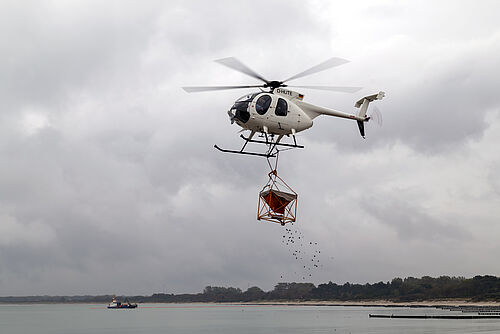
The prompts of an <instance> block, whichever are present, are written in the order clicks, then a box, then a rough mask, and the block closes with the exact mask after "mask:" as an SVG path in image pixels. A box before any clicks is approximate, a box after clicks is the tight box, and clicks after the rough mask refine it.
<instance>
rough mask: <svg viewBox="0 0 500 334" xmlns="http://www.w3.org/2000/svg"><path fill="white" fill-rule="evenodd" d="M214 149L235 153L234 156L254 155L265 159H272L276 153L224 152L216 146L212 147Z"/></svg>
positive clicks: (230, 151) (228, 151)
mask: <svg viewBox="0 0 500 334" xmlns="http://www.w3.org/2000/svg"><path fill="white" fill-rule="evenodd" d="M214 147H215V148H216V149H218V150H219V151H221V152H224V153H236V154H246V155H256V156H259V157H266V158H274V157H275V156H276V153H272V154H271V153H256V152H246V151H243V149H242V150H241V151H234V150H226V149H223V148H220V147H219V146H217V145H214Z"/></svg>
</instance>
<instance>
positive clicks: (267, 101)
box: [255, 95, 272, 115]
mask: <svg viewBox="0 0 500 334" xmlns="http://www.w3.org/2000/svg"><path fill="white" fill-rule="evenodd" d="M271 101H272V98H271V97H270V96H269V95H262V96H261V97H259V98H258V99H257V102H256V103H255V109H256V110H257V113H258V114H259V115H264V114H265V113H266V112H267V110H268V109H269V106H270V105H271Z"/></svg>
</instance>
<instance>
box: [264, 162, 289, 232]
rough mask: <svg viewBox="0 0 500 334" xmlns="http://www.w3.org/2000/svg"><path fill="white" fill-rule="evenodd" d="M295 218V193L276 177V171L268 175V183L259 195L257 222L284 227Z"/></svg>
mask: <svg viewBox="0 0 500 334" xmlns="http://www.w3.org/2000/svg"><path fill="white" fill-rule="evenodd" d="M296 217H297V193H296V192H295V191H293V189H292V188H290V186H289V185H288V184H286V183H285V181H283V179H282V178H280V177H279V176H278V173H277V172H276V169H274V170H272V171H271V172H270V173H269V181H268V182H267V184H266V185H265V186H264V188H262V191H261V192H260V194H259V207H258V212H257V220H266V221H270V222H273V223H278V224H281V225H282V226H284V225H285V224H287V223H293V222H295V220H296Z"/></svg>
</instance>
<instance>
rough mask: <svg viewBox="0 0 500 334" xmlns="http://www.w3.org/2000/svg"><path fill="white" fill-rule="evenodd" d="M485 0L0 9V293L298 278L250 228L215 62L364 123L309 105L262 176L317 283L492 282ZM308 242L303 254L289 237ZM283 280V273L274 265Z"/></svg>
mask: <svg viewBox="0 0 500 334" xmlns="http://www.w3.org/2000/svg"><path fill="white" fill-rule="evenodd" d="M498 13H500V4H499V3H498V2H497V1H460V2H458V1H433V2H421V1H406V2H404V1H372V0H370V1H304V0H301V1H217V2H215V1H212V2H210V3H208V2H205V1H186V0H183V1H9V0H7V1H5V0H4V1H1V2H0V51H1V52H0V161H1V163H0V295H2V296H6V295H30V294H52V295H55V294H59V295H63V294H66V295H74V294H104V293H116V294H151V293H155V292H168V293H181V292H198V291H201V290H202V289H203V288H204V287H205V286H206V285H223V286H234V287H239V288H242V289H244V290H245V289H246V288H248V287H249V286H254V285H257V286H259V287H261V288H263V289H265V290H269V289H271V288H272V287H273V286H274V284H276V283H277V282H279V281H299V282H302V281H304V280H303V279H302V277H303V275H304V274H305V273H304V270H303V268H302V263H301V262H300V261H297V260H296V259H295V257H293V256H292V255H291V254H290V248H289V247H288V246H286V245H284V244H282V243H281V240H282V236H283V228H282V227H281V226H279V225H277V224H270V223H263V222H257V220H256V210H257V200H258V193H259V191H260V189H261V188H262V186H263V185H264V184H265V183H266V182H267V173H268V167H267V163H266V161H265V159H261V158H258V157H247V156H243V157H242V156H234V155H226V154H223V153H220V152H217V151H215V150H214V149H213V144H215V143H217V144H219V145H221V146H224V147H228V148H237V147H239V146H240V145H241V144H242V143H241V140H240V139H239V138H238V135H237V131H238V130H239V128H238V126H237V125H236V124H234V125H230V123H229V119H228V117H227V114H226V111H227V109H228V108H229V106H230V105H231V104H232V103H233V101H234V100H236V99H237V98H238V97H240V96H241V95H244V94H246V93H247V92H249V91H248V90H241V91H235V90H233V91H225V92H216V93H198V94H187V93H186V92H184V91H183V90H182V89H181V88H180V87H182V86H188V85H194V86H196V85H233V84H257V83H258V82H257V81H255V80H254V79H252V78H249V77H247V76H245V75H243V74H240V73H238V72H234V71H231V70H230V69H228V68H226V67H223V66H220V65H219V64H217V63H215V62H213V60H215V59H219V58H225V57H230V56H234V57H237V58H239V59H240V60H241V61H242V62H244V63H245V64H247V65H248V66H250V67H251V68H253V69H254V70H255V71H257V72H258V73H260V74H262V75H263V76H265V77H266V78H269V79H272V80H283V79H285V78H287V77H290V76H292V75H294V74H295V73H298V72H301V71H302V70H304V69H306V68H309V67H311V66H313V65H316V64H318V63H320V62H322V61H324V60H325V59H328V58H330V57H333V56H337V57H342V58H346V59H349V60H350V61H351V62H350V63H348V64H345V65H343V66H340V67H337V68H334V69H330V70H327V71H324V72H322V73H318V74H314V75H311V76H309V77H307V78H303V79H300V81H299V80H297V81H295V82H294V83H296V84H323V85H347V86H361V87H364V89H363V90H361V91H360V92H357V93H355V94H342V93H331V92H324V91H306V90H303V91H301V93H303V94H304V95H305V98H304V100H305V101H306V102H309V103H314V104H319V105H322V106H326V107H331V108H335V109H339V110H343V111H346V112H355V111H356V110H357V109H354V108H353V105H354V102H355V101H357V100H358V99H359V98H361V97H362V96H364V95H368V94H373V93H376V92H378V91H379V90H383V91H385V92H386V98H385V99H384V100H382V101H377V102H376V103H377V106H378V108H379V109H380V110H381V111H382V113H383V118H384V124H383V126H382V127H380V128H379V127H377V126H374V124H372V123H370V124H368V127H367V130H366V132H367V139H366V140H363V139H362V138H361V137H360V136H359V133H358V130H357V126H356V124H355V122H351V121H349V120H343V119H335V118H329V117H327V116H322V117H319V118H317V119H315V121H314V126H313V127H312V128H311V129H309V130H307V131H305V132H303V133H300V135H299V138H298V140H299V141H300V143H302V144H304V145H305V146H306V148H305V149H304V150H297V151H289V152H285V153H283V154H282V155H281V156H280V165H279V170H278V172H279V173H280V175H281V176H282V177H283V178H284V179H285V180H286V181H287V182H288V183H289V184H290V185H291V186H292V187H294V189H295V190H296V191H297V192H298V194H299V207H298V222H297V224H296V225H295V227H294V229H298V230H300V231H301V232H302V233H303V235H304V238H305V240H306V241H310V242H317V243H318V250H321V256H322V258H321V267H320V268H319V269H317V270H315V271H314V272H313V274H312V276H311V277H308V278H307V279H306V280H305V281H308V282H313V283H315V284H318V283H323V282H328V281H330V280H331V281H333V282H337V283H344V282H346V281H349V282H357V283H366V282H377V281H380V280H383V281H387V280H390V279H392V278H393V277H397V276H399V277H407V276H416V277H420V276H423V275H430V276H439V275H450V276H452V275H453V276H466V277H471V276H474V275H477V274H481V275H482V274H492V275H500V264H499V262H498V258H499V257H500V243H499V242H498V237H499V235H500V221H499V219H500V176H499V168H500V149H499V148H498V143H499V142H500V123H499V121H500V94H499V87H500V57H499V55H500V23H499V19H500V16H499V14H498ZM305 251H311V250H305ZM282 277H283V278H282Z"/></svg>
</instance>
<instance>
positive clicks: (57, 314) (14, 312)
mask: <svg viewBox="0 0 500 334" xmlns="http://www.w3.org/2000/svg"><path fill="white" fill-rule="evenodd" d="M370 313H377V314H441V313H445V314H450V313H453V312H449V311H442V310H438V309H431V308H419V309H409V308H386V307H378V308H377V307H342V306H238V305H217V304H215V305H204V304H140V305H139V307H138V308H137V309H134V310H108V309H106V308H105V307H104V305H90V304H70V305H68V304H50V305H38V304H36V305H12V304H3V305H0V333H2V334H18V333H22V334H25V333H36V334H49V333H50V334H84V333H85V334H87V333H109V334H114V333H122V334H123V333H148V334H150V333H151V334H153V333H155V334H156V333H185V334H191V333H208V334H210V333H218V334H219V333H220V334H226V333H227V334H245V333H273V334H274V333H277V334H279V333H287V334H293V333H332V334H344V333H368V334H374V333H384V334H390V333H405V334H413V333H419V334H420V333H468V334H473V333H500V320H498V319H480V320H438V319H420V320H418V319H373V318H372V319H370V318H368V314H370Z"/></svg>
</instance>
